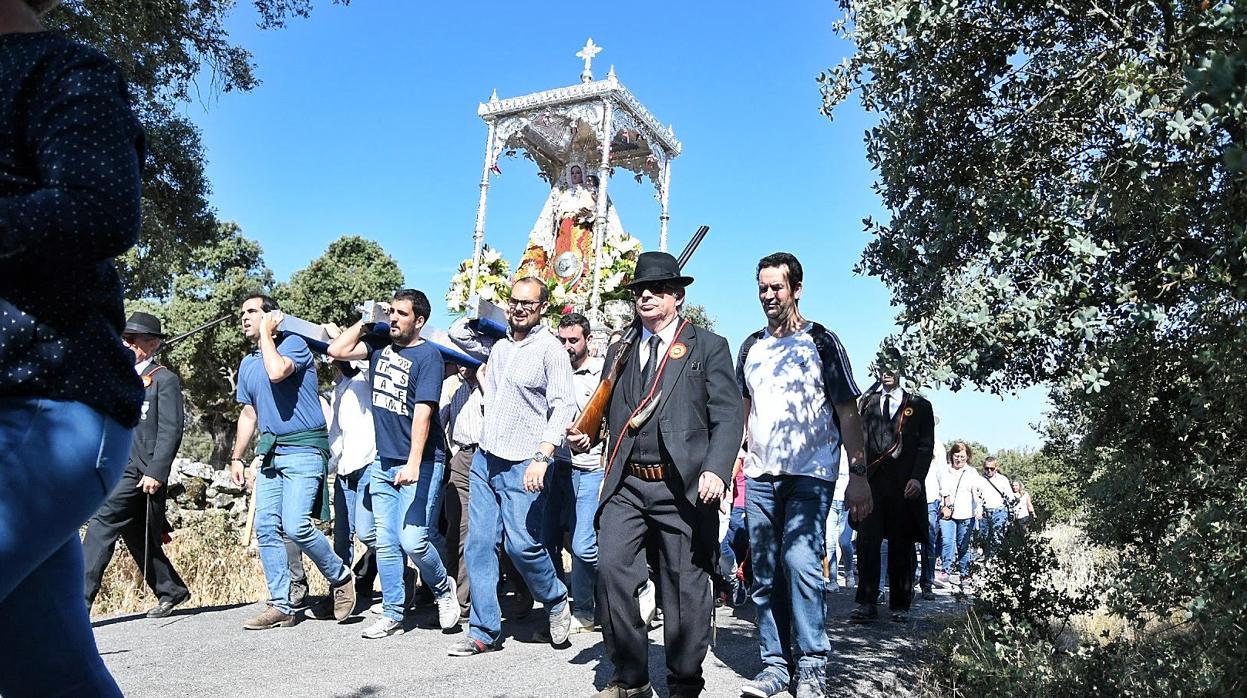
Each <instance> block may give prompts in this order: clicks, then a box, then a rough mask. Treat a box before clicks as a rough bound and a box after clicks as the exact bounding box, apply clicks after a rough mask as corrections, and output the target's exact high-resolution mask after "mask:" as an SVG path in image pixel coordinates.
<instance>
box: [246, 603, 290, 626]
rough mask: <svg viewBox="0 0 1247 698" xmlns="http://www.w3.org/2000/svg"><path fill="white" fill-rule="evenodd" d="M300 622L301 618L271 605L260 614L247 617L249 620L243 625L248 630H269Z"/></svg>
mask: <svg viewBox="0 0 1247 698" xmlns="http://www.w3.org/2000/svg"><path fill="white" fill-rule="evenodd" d="M298 622H299V619H298V618H297V617H296V616H294V615H292V614H290V613H282V612H281V611H279V610H277V609H276V608H273V607H272V606H269V607H268V608H265V609H264V612H263V613H261V614H260V615H258V616H253V617H252V618H249V619H247V622H246V623H243V624H242V627H244V628H246V629H247V630H268V629H269V628H289V627H291V626H293V625H294V624H295V623H298Z"/></svg>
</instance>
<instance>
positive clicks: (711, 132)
mask: <svg viewBox="0 0 1247 698" xmlns="http://www.w3.org/2000/svg"><path fill="white" fill-rule="evenodd" d="M712 7H713V10H709V11H708V10H707V9H706V8H707V6H705V5H702V4H695V3H662V4H659V3H645V2H634V3H628V4H626V5H617V4H613V3H612V4H594V3H582V4H565V5H561V6H560V5H549V4H544V5H531V6H530V5H527V4H521V3H499V2H475V3H447V4H445V5H442V4H440V3H429V4H424V3H419V4H418V3H414V2H410V3H409V2H382V1H380V0H354V1H353V2H352V4H351V5H350V6H348V7H340V6H334V5H331V4H329V3H328V2H321V3H320V4H319V5H318V6H317V7H316V8H315V10H314V12H313V14H312V17H311V18H310V19H308V20H296V21H292V22H291V23H290V24H289V26H288V27H287V28H286V29H284V30H280V31H259V30H258V29H256V28H255V16H254V14H252V11H251V10H250V8H249V6H248V4H247V3H243V4H241V5H240V9H239V10H238V12H237V13H236V15H235V17H234V18H233V20H232V22H231V31H232V33H233V37H234V39H235V40H237V41H238V42H240V43H242V44H243V45H244V46H246V47H247V48H248V49H249V50H250V51H251V52H252V53H253V55H254V57H255V60H256V63H257V64H258V75H259V77H260V78H261V79H262V80H263V84H262V85H261V86H260V87H259V88H257V89H256V90H254V91H253V92H250V93H228V94H222V95H217V96H205V97H204V99H203V101H200V102H196V103H195V104H192V105H190V106H188V107H187V109H186V113H187V114H188V115H189V116H190V118H191V119H192V120H194V121H195V122H196V123H197V124H198V125H199V126H200V128H201V129H202V130H203V139H204V145H205V148H206V151H207V157H208V160H209V163H208V168H207V172H208V177H209V179H210V181H211V183H212V188H213V194H212V197H211V201H212V204H213V205H214V206H215V207H216V209H217V213H218V215H219V216H220V217H221V218H223V219H228V220H234V221H237V222H238V223H239V224H240V225H241V226H242V229H243V231H244V233H245V234H246V235H247V236H248V237H251V238H252V239H255V240H257V241H259V242H260V244H261V245H262V246H263V247H264V251H265V259H266V261H267V262H268V264H269V266H270V267H271V268H272V269H273V271H274V273H275V274H276V276H277V277H278V278H279V279H285V278H288V277H289V276H290V274H291V273H292V272H294V271H295V270H297V269H299V268H301V267H303V266H305V265H306V264H307V263H308V262H310V261H311V260H312V259H314V258H315V257H317V256H319V255H320V254H321V253H322V252H323V251H324V249H325V247H326V246H327V245H328V244H329V243H330V242H331V241H333V240H334V239H336V238H337V237H339V236H341V235H346V234H355V235H362V236H364V237H367V238H371V239H373V240H376V241H377V242H379V243H380V244H381V245H382V246H383V247H384V248H385V249H386V250H387V251H388V252H389V253H390V254H391V255H392V256H393V257H394V258H395V259H397V260H398V262H399V264H400V265H401V267H402V269H403V272H404V273H405V275H406V277H407V284H408V285H410V286H414V287H417V288H420V289H423V290H425V291H426V292H427V293H428V294H429V296H430V298H433V299H434V318H433V319H432V322H433V324H436V325H439V326H442V327H444V326H446V325H447V324H449V320H450V319H449V318H448V317H447V316H446V314H445V308H444V304H441V303H439V302H438V300H437V299H440V298H441V297H442V296H443V295H444V294H445V291H446V287H447V284H448V281H449V277H450V275H451V273H452V272H453V270H454V269H455V268H456V267H457V265H458V264H459V262H460V261H461V260H463V259H464V258H466V257H468V256H470V254H471V252H472V228H473V223H474V218H475V212H476V200H477V193H478V188H477V183H478V182H479V180H480V172H481V162H482V156H483V153H484V145H485V133H486V129H485V124H484V122H482V121H481V120H480V119H479V118H478V117H477V116H476V109H477V106H478V104H479V103H480V102H482V101H485V100H487V99H488V98H489V95H490V93H491V91H492V90H494V89H497V90H498V95H499V96H500V97H502V98H506V97H511V96H517V95H521V94H527V93H529V92H536V91H540V90H544V89H550V88H554V87H560V86H564V85H571V84H575V83H576V82H577V80H578V76H579V74H580V70H581V67H582V66H581V62H580V60H579V59H577V58H576V57H575V53H576V52H577V51H578V50H579V49H580V47H581V46H583V45H584V42H585V40H586V39H587V38H588V37H590V36H592V37H593V39H594V42H595V43H597V44H598V45H600V46H602V47H603V48H604V50H603V51H602V53H601V54H600V55H599V56H598V57H597V59H596V60H595V62H594V73H595V75H596V76H597V77H603V76H604V75H605V73H606V70H607V69H608V68H609V67H610V66H611V65H614V66H615V70H616V73H617V75H618V77H619V79H620V81H621V82H623V83H624V84H625V85H626V86H627V87H628V88H629V89H630V90H631V91H632V92H633V94H634V95H636V96H637V98H638V99H640V100H641V101H642V102H643V103H644V104H645V105H646V106H647V107H649V109H650V110H651V111H652V112H653V113H654V114H655V115H656V116H657V117H658V118H659V119H660V120H661V121H662V122H663V123H665V124H672V125H673V126H674V128H675V133H676V136H677V138H679V139H680V140H681V141H682V142H683V145H684V151H683V154H682V155H681V156H680V157H679V158H677V159H676V160H675V162H674V165H673V169H672V174H673V177H672V186H671V224H670V225H671V227H670V230H671V247H672V248H674V249H675V250H676V251H678V250H679V249H680V248H681V247H682V246H683V244H684V242H685V241H686V240H687V239H688V237H689V236H690V235H691V233H692V231H693V230H694V229H695V228H696V227H697V226H698V225H701V224H706V225H709V226H711V232H710V235H709V237H708V238H707V239H706V241H705V243H703V245H702V246H701V248H700V249H699V250H698V253H697V255H696V256H695V257H694V259H693V261H692V262H691V263H690V265H689V267H688V273H690V274H691V275H692V276H694V277H695V278H696V282H695V283H694V285H693V286H692V287H691V288H690V301H691V302H694V303H701V304H703V305H705V306H706V308H707V310H708V311H709V312H710V314H711V315H712V316H714V318H715V320H716V322H717V330H718V331H719V332H720V333H721V334H724V335H726V336H727V337H728V339H729V341H731V342H732V345H733V346H734V347H735V346H738V344H739V342H740V340H741V339H742V338H743V337H744V336H745V335H746V334H747V333H749V332H750V331H753V330H755V329H757V328H759V327H761V326H762V325H763V324H764V318H763V316H762V313H761V311H760V309H759V307H758V303H757V298H756V290H755V286H754V279H753V275H754V265H755V264H756V263H757V260H758V259H759V258H760V257H762V256H764V255H766V254H769V253H771V252H774V251H777V250H786V251H789V252H792V253H794V254H796V255H797V257H798V258H800V259H801V260H802V263H803V265H804V266H805V269H806V279H805V292H804V296H803V299H802V310H803V312H804V313H805V314H806V315H807V316H808V317H810V318H812V319H816V320H818V321H820V322H822V323H823V324H825V325H827V326H828V327H830V328H832V329H833V330H835V331H836V332H837V333H838V334H839V336H840V337H841V340H842V341H843V342H844V344H845V346H846V348H847V350H848V351H849V355H850V357H851V358H852V360H853V361H854V369H855V373H856V375H857V378H858V381H859V382H860V383H862V384H863V387H865V384H868V383H869V382H870V380H869V376H867V371H866V367H867V364H868V363H869V361H870V359H871V358H872V357H873V356H874V353H875V351H876V349H877V347H878V343H879V341H880V340H881V339H882V338H883V337H884V336H886V335H887V334H888V333H889V332H890V331H892V330H893V328H894V323H893V319H894V316H895V310H896V309H895V308H893V307H892V306H891V305H890V303H889V300H890V294H889V293H888V291H887V289H886V288H884V286H883V285H882V284H881V283H880V282H879V281H878V280H877V279H874V278H867V277H861V276H855V275H854V274H853V273H852V269H853V266H854V264H855V263H856V262H857V260H858V259H859V258H860V255H861V250H862V248H863V247H864V245H865V244H866V242H867V241H868V236H867V235H866V234H865V233H864V232H862V224H861V220H862V218H863V217H865V216H868V215H872V216H876V217H879V216H881V215H882V213H883V212H882V211H881V210H880V208H879V205H878V200H877V197H876V196H875V195H874V194H873V192H872V191H871V190H870V183H871V181H872V173H871V172H870V169H869V167H868V165H867V163H866V160H865V156H864V150H865V149H864V145H863V142H862V134H863V132H864V131H865V129H866V128H868V127H869V125H870V123H871V121H870V117H869V116H868V115H866V114H864V113H863V112H862V111H861V110H860V109H859V108H857V107H856V105H845V106H844V107H842V110H841V111H840V112H839V113H838V114H837V118H836V121H835V122H830V121H828V120H827V119H826V118H824V117H823V116H822V115H821V114H820V113H819V107H820V105H821V98H820V95H819V92H818V87H817V84H816V83H815V80H814V78H815V76H816V75H817V74H818V73H819V71H820V70H823V69H825V68H826V67H828V66H831V65H834V64H835V63H837V62H839V60H840V59H841V57H843V56H844V55H846V53H847V52H848V51H849V47H848V46H847V45H846V44H844V43H843V42H841V41H839V40H838V39H836V37H835V36H834V35H833V34H832V29H831V26H832V22H833V21H835V19H836V18H837V14H836V9H835V7H834V3H829V2H822V3H811V2H802V3H787V4H785V5H784V7H785V11H784V12H783V13H776V12H774V11H773V9H771V8H773V7H774V6H768V5H766V4H765V3H739V2H731V3H716V4H715V5H713V6H712ZM560 9H561V10H562V11H560ZM208 79H209V78H207V77H205V79H204V80H205V82H204V86H205V87H204V94H205V95H208V94H209V92H208V89H207V82H206V81H207V80H208ZM500 166H501V168H502V171H503V173H502V176H500V177H495V178H494V179H493V182H492V185H491V189H490V202H489V203H490V205H489V212H488V223H487V228H486V242H488V243H489V244H491V245H494V246H496V247H497V248H499V249H500V250H501V251H502V252H503V254H504V255H506V256H507V257H508V258H509V259H510V260H511V261H512V263H513V264H514V262H516V261H517V260H518V257H519V256H520V253H521V252H522V250H523V248H524V245H525V241H526V235H527V231H528V230H529V229H530V228H531V226H532V224H533V220H534V219H535V218H536V216H537V213H538V212H539V210H540V208H541V205H542V203H543V201H544V198H545V195H546V193H548V188H547V186H546V185H545V184H544V183H543V182H542V181H541V180H540V179H538V178H537V176H536V171H537V170H536V167H535V165H533V164H532V163H530V162H527V161H525V160H522V159H512V160H508V159H503V161H502V162H501V163H500ZM610 193H611V198H612V200H613V201H614V203H615V205H616V208H617V210H618V211H619V214H620V216H621V218H622V220H623V223H624V227H625V228H627V229H628V230H629V232H631V233H632V234H633V235H635V236H636V237H638V238H640V239H641V241H642V242H643V243H644V245H645V246H646V248H647V249H656V248H657V244H658V212H659V209H658V204H657V202H656V201H655V199H654V197H653V189H652V188H651V187H650V186H649V184H648V183H646V184H641V185H638V184H636V183H635V182H634V181H633V180H632V178H631V176H630V174H629V173H624V174H622V175H620V176H617V177H615V178H614V179H612V181H611V183H610ZM931 398H932V402H933V403H934V404H935V407H936V411H937V412H938V413H939V414H940V415H941V420H942V423H941V426H940V435H941V437H942V438H953V437H966V438H971V439H974V440H977V441H980V442H982V443H984V444H986V445H988V446H989V447H990V448H993V449H997V448H1007V447H1017V446H1036V445H1038V443H1039V437H1038V435H1037V434H1036V433H1035V432H1034V431H1033V430H1032V429H1031V428H1030V426H1029V425H1030V424H1031V423H1034V422H1037V421H1039V420H1040V418H1041V412H1042V411H1043V409H1045V401H1044V399H1043V394H1042V392H1041V391H1038V390H1032V391H1027V392H1026V393H1023V394H1022V395H1020V396H1017V397H1009V398H1005V399H1003V400H1002V399H1001V398H998V397H994V396H990V395H982V394H976V393H973V392H969V391H962V392H961V393H957V394H951V393H944V392H937V393H934V394H932V395H931Z"/></svg>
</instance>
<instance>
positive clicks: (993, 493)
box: [983, 470, 1013, 509]
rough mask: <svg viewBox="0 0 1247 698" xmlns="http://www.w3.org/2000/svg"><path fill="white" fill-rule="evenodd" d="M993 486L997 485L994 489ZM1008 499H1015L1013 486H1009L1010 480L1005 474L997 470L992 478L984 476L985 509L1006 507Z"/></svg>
mask: <svg viewBox="0 0 1247 698" xmlns="http://www.w3.org/2000/svg"><path fill="white" fill-rule="evenodd" d="M992 485H995V488H994V489H993V488H992ZM997 490H999V491H997ZM1002 495H1003V496H1002ZM1006 497H1007V498H1009V499H1010V500H1012V499H1013V486H1012V485H1010V484H1009V478H1008V477H1006V476H1005V475H1004V473H1002V472H1000V471H999V470H997V471H996V474H995V475H992V476H991V477H986V476H983V508H984V509H1000V508H1001V507H1003V506H1005V504H1006V502H1005V498H1006Z"/></svg>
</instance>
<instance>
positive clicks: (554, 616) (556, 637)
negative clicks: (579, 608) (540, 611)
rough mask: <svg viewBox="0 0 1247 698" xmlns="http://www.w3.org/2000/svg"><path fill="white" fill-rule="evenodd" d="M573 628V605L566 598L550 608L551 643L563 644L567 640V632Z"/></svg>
mask: <svg viewBox="0 0 1247 698" xmlns="http://www.w3.org/2000/svg"><path fill="white" fill-rule="evenodd" d="M571 629H572V605H571V603H570V602H568V600H567V599H566V598H565V599H563V600H562V601H561V602H559V604H558V605H556V606H555V607H554V608H552V609H550V644H551V645H555V646H556V647H557V646H558V645H561V644H563V643H565V642H567V634H568V633H570V632H571Z"/></svg>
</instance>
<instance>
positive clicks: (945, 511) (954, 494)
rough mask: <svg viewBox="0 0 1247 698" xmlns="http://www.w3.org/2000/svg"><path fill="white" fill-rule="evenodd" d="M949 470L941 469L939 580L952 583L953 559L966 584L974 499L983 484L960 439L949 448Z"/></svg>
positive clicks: (938, 581)
mask: <svg viewBox="0 0 1247 698" xmlns="http://www.w3.org/2000/svg"><path fill="white" fill-rule="evenodd" d="M948 463H949V466H950V467H949V468H948V470H944V471H942V472H941V473H940V498H941V500H942V506H941V508H940V537H941V538H943V540H944V546H943V547H944V550H943V554H942V556H941V557H942V560H941V569H940V572H939V574H938V575H936V583H938V584H940V585H942V586H948V585H949V584H950V582H949V580H948V575H949V573H950V572H952V565H953V559H954V558H956V560H957V566H958V568H959V571H960V573H961V583H962V584H963V585H964V584H965V582H966V580H967V578H969V576H970V533H971V532H972V531H973V525H972V524H973V519H974V518H975V516H976V512H975V508H974V501H975V500H976V499H978V498H979V497H981V496H982V493H981V492H980V490H981V489H982V486H983V481H982V478H981V477H980V476H979V474H978V471H976V470H975V469H974V468H971V467H970V465H969V463H970V447H969V446H967V445H965V444H964V443H961V442H960V441H959V442H957V443H955V444H953V445H952V447H951V448H949V449H948Z"/></svg>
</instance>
